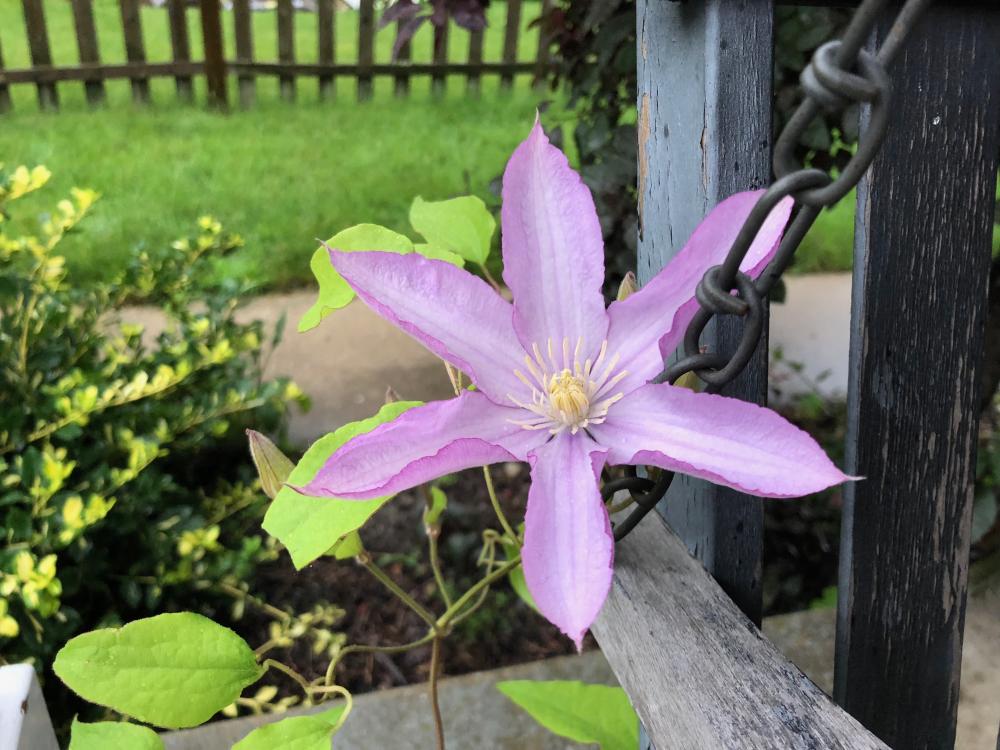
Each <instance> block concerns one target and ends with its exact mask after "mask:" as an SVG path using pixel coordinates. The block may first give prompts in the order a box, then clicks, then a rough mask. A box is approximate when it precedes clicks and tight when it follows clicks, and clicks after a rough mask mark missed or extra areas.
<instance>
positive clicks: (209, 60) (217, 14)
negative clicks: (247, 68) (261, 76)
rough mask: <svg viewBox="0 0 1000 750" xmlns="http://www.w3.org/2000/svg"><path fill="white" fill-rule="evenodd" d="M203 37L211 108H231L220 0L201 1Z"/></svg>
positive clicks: (206, 78)
mask: <svg viewBox="0 0 1000 750" xmlns="http://www.w3.org/2000/svg"><path fill="white" fill-rule="evenodd" d="M201 37H202V43H203V45H204V47H205V82H206V84H207V88H208V103H209V106H212V107H216V108H218V109H226V108H227V107H228V106H229V91H228V83H229V79H228V77H227V75H226V57H225V55H226V52H225V47H224V45H223V43H222V10H221V8H220V6H219V2H218V0H201Z"/></svg>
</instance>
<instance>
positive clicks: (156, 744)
mask: <svg viewBox="0 0 1000 750" xmlns="http://www.w3.org/2000/svg"><path fill="white" fill-rule="evenodd" d="M110 748H114V750H163V740H161V739H160V736H159V735H158V734H157V733H156V732H154V731H153V730H152V729H150V728H149V727H140V726H139V725H138V724H126V723H124V722H121V721H99V722H97V723H96V724H84V723H83V722H80V721H77V720H76V719H73V733H72V736H71V738H70V741H69V750H109V749H110Z"/></svg>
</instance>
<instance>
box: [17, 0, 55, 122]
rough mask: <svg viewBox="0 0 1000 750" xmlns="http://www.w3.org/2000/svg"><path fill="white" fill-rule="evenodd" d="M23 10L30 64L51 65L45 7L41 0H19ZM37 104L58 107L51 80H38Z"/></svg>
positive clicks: (43, 106)
mask: <svg viewBox="0 0 1000 750" xmlns="http://www.w3.org/2000/svg"><path fill="white" fill-rule="evenodd" d="M21 8H22V10H23V11H24V28H25V31H26V32H27V34H28V51H29V53H30V54H31V64H32V66H33V67H35V68H42V69H44V68H50V67H52V52H51V50H50V49H49V32H48V28H47V27H46V25H45V9H44V8H43V7H42V0H21ZM37 88H38V105H39V106H40V107H41V108H42V109H58V108H59V92H58V91H57V90H56V86H55V84H54V83H51V82H42V81H39V82H38V85H37Z"/></svg>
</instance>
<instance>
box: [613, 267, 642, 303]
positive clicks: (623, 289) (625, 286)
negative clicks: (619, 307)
mask: <svg viewBox="0 0 1000 750" xmlns="http://www.w3.org/2000/svg"><path fill="white" fill-rule="evenodd" d="M637 291H639V280H638V279H637V278H636V277H635V274H634V273H632V272H631V271H629V272H628V273H627V274H625V278H624V279H622V283H621V286H619V287H618V301H619V302H621V301H622V300H625V299H628V298H629V297H631V296H632V295H633V294H635V293H636V292H637Z"/></svg>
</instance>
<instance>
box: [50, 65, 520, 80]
mask: <svg viewBox="0 0 1000 750" xmlns="http://www.w3.org/2000/svg"><path fill="white" fill-rule="evenodd" d="M229 68H230V70H232V71H233V72H236V73H239V72H248V73H253V74H256V75H281V74H289V75H291V74H294V75H300V76H318V75H320V74H323V73H329V74H330V75H334V76H349V77H351V78H357V77H359V76H367V77H368V78H372V77H374V76H393V77H395V76H397V75H399V65H397V64H396V63H373V64H371V65H359V64H357V63H334V64H332V65H319V64H317V63H301V62H297V63H287V64H286V63H275V62H252V63H240V62H232V63H230V64H229ZM534 68H535V64H534V63H533V62H522V63H514V64H513V65H507V64H506V63H490V62H484V63H483V64H482V65H470V64H469V63H467V62H460V63H459V62H449V63H447V64H446V65H435V64H434V63H411V64H409V65H407V66H406V70H407V72H408V73H409V74H410V75H411V76H419V75H431V74H433V73H441V72H444V73H447V74H448V75H460V76H467V75H469V74H470V73H474V72H476V71H477V70H478V71H479V72H480V73H482V74H483V75H486V74H500V75H516V74H522V73H531V72H532V71H533V70H534ZM31 80H34V79H31Z"/></svg>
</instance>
